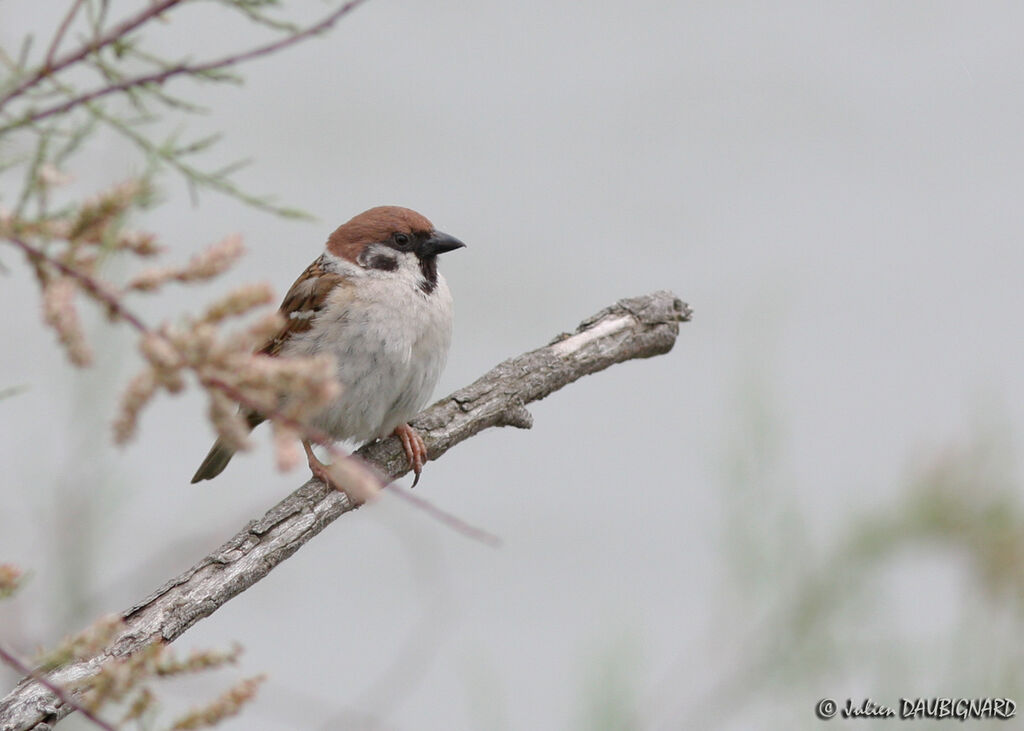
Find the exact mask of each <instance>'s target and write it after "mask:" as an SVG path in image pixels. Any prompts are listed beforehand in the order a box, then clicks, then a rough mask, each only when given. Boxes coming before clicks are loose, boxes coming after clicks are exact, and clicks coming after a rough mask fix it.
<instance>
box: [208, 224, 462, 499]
mask: <svg viewBox="0 0 1024 731" xmlns="http://www.w3.org/2000/svg"><path fill="white" fill-rule="evenodd" d="M463 246H465V244H463V243H462V242H461V241H459V240H458V239H457V238H455V237H454V236H449V235H448V234H446V233H442V232H440V231H437V230H436V229H435V228H434V226H433V224H431V223H430V221H428V220H427V219H426V218H424V217H423V216H421V215H420V214H419V213H416V212H415V211H412V210H409V209H408V208H400V207H398V206H380V207H377V208H371V209H370V210H368V211H364V212H363V213H360V214H359V215H358V216H356V217H354V218H353V219H352V220H350V221H348V222H347V223H344V224H342V225H341V226H339V227H338V228H337V229H336V230H335V231H334V233H332V234H331V235H330V237H329V238H328V239H327V244H326V246H325V249H324V252H323V254H321V255H320V256H319V257H318V258H317V259H316V261H314V262H313V263H312V264H310V265H309V267H308V268H307V269H306V271H304V272H303V273H302V275H301V276H300V277H299V278H298V279H297V280H295V283H294V284H293V285H292V286H291V289H289V290H288V293H287V294H286V295H285V297H284V301H283V302H282V303H281V308H280V313H281V315H282V316H283V317H284V321H285V325H284V326H283V327H282V329H281V330H280V331H279V332H278V333H277V334H276V335H275V336H274V337H273V338H271V339H270V341H268V342H267V343H266V345H264V346H263V347H262V348H261V349H260V350H258V351H257V352H258V353H262V354H265V355H269V356H273V357H279V358H289V357H295V356H313V355H317V354H320V353H329V354H331V355H333V356H334V357H335V359H336V361H337V379H338V383H339V385H340V386H341V390H340V393H339V395H338V397H337V398H335V399H333V400H331V401H330V402H328V403H326V404H325V405H324V406H323V408H322V409H321V410H320V411H319V412H317V414H316V415H315V416H314V417H313V419H312V421H311V425H312V426H313V427H315V428H316V429H319V430H320V431H323V432H326V433H327V434H329V435H330V436H331V437H332V438H334V439H336V440H338V441H353V442H358V443H360V444H362V443H367V442H371V441H373V440H374V439H383V438H384V437H387V436H389V435H391V434H394V435H396V436H398V437H399V438H400V439H401V440H402V446H403V448H404V450H405V454H406V457H407V458H408V460H409V464H410V465H411V467H412V469H413V471H414V472H415V473H416V478H415V481H414V482H413V485H415V484H416V482H418V481H419V477H420V472H421V471H422V469H423V465H424V463H425V462H426V459H427V450H426V445H425V444H424V442H423V438H422V437H421V436H420V435H419V433H417V432H416V430H415V429H413V428H412V427H411V426H409V424H408V421H409V419H410V418H411V417H412V416H413V415H415V414H416V413H418V412H419V410H420V409H421V408H423V406H424V405H425V404H426V402H427V399H428V398H429V397H430V394H431V392H432V391H433V390H434V386H436V385H437V380H438V378H439V377H440V375H441V371H442V369H443V368H444V364H445V360H446V359H447V357H448V347H449V345H450V344H451V336H452V295H451V292H450V291H449V289H448V284H447V283H446V282H445V280H444V277H443V276H441V273H440V272H438V271H437V257H438V255H439V254H443V253H445V252H448V251H452V250H454V249H459V248H462V247H463ZM244 416H245V419H246V423H247V424H248V426H249V428H250V430H251V429H253V428H255V427H256V426H257V425H258V424H259V423H260V422H262V421H263V420H264V417H263V416H262V415H260V414H259V413H256V412H253V411H246V412H244ZM303 447H304V448H305V451H306V457H307V460H308V462H309V467H310V469H311V470H312V471H313V474H314V475H316V476H318V477H320V478H322V479H323V480H324V482H325V483H327V484H330V481H329V480H328V478H327V473H326V468H325V467H324V465H323V464H322V463H321V462H320V461H319V460H318V459H317V458H316V457H315V456H314V455H313V451H312V447H311V445H310V444H309V442H308V441H303ZM233 455H234V451H233V450H232V449H231V448H230V447H228V446H227V445H226V444H224V442H223V441H222V440H221V439H218V440H217V441H216V442H215V443H214V445H213V447H212V448H211V449H210V452H209V453H208V454H207V455H206V459H204V460H203V463H202V464H201V465H199V469H198V470H196V474H195V476H194V477H193V478H192V482H193V483H196V482H199V481H200V480H209V479H212V478H214V477H216V476H217V475H219V474H220V473H221V472H222V471H223V470H224V468H225V467H226V466H227V464H228V462H229V461H230V460H231V457H232V456H233Z"/></svg>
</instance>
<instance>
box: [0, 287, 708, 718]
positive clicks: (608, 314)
mask: <svg viewBox="0 0 1024 731" xmlns="http://www.w3.org/2000/svg"><path fill="white" fill-rule="evenodd" d="M689 319H690V309H689V307H687V306H686V305H685V304H684V303H683V302H681V301H680V300H679V299H678V298H676V296H675V295H673V294H672V293H670V292H664V291H662V292H655V293H653V294H649V295H646V296H643V297H634V298H631V299H625V300H620V301H619V302H618V303H616V304H614V305H612V306H611V307H608V308H605V309H604V310H602V311H600V312H598V313H597V314H596V315H594V316H593V317H590V318H588V319H587V320H585V321H584V322H583V323H581V324H580V326H579V327H578V328H577V330H576V331H575V333H573V334H562V335H560V336H558V337H557V338H556V339H555V340H554V341H552V342H551V343H550V344H548V345H546V346H544V347H541V348H538V349H536V350H533V351H530V352H528V353H524V354H523V355H520V356H518V357H515V358H510V359H509V360H506V361H505V362H503V363H500V364H499V365H498V366H496V367H495V368H493V369H492V370H491V371H489V372H488V373H487V374H485V375H484V376H482V377H481V378H479V379H477V380H476V381H475V382H474V383H472V384H471V385H469V386H467V387H465V388H462V389H460V390H458V391H456V392H455V393H453V394H451V395H450V396H448V397H446V398H443V399H441V400H440V401H438V402H437V403H435V404H434V405H433V406H431V407H430V408H429V409H427V410H426V411H424V412H423V413H421V414H420V415H419V416H418V417H417V418H416V419H415V420H414V421H413V424H414V426H415V427H416V428H417V430H418V431H419V432H420V433H421V435H422V436H423V438H424V440H425V442H426V445H427V451H428V454H429V456H430V459H432V460H436V459H438V458H439V457H441V455H443V454H444V453H445V452H447V451H448V450H449V449H451V448H452V447H454V446H455V445H457V444H458V443H459V442H462V441H464V440H466V439H469V438H470V437H472V436H473V435H475V434H477V433H478V432H480V431H482V430H484V429H487V428H489V427H493V426H515V427H519V428H529V427H530V425H531V424H532V417H531V415H530V413H529V411H527V409H526V404H528V403H531V402H533V401H537V400H539V399H542V398H544V397H545V396H548V395H550V394H551V393H553V392H554V391H557V390H558V389H560V388H562V387H563V386H565V385H567V384H569V383H572V382H573V381H575V380H577V379H578V378H581V377H582V376H585V375H588V374H590V373H595V372H597V371H600V370H603V369H605V368H608V367H609V366H611V365H614V364H615V363H620V362H623V361H626V360H630V359H633V358H650V357H653V356H656V355H660V354H662V353H667V352H668V351H669V350H671V349H672V346H673V345H674V344H675V340H676V337H677V336H678V334H679V323H680V322H685V321H687V320H689ZM357 454H358V455H359V456H360V457H361V458H362V459H364V460H365V461H366V462H368V463H369V464H370V465H372V466H373V467H375V468H377V469H378V470H380V471H381V472H382V473H384V475H385V476H386V479H389V480H394V479H397V478H398V477H401V476H402V475H403V474H405V473H406V472H408V463H407V461H406V459H405V456H404V452H403V450H402V446H401V442H400V441H399V440H398V439H396V438H393V437H392V438H389V439H385V440H383V441H379V442H374V443H373V444H369V445H367V446H365V447H363V448H362V449H360V450H359V451H358V452H357ZM384 494H385V495H386V494H387V491H385V492H384ZM356 507H357V505H355V504H354V503H353V502H352V501H351V500H350V499H349V497H348V496H347V495H345V494H344V493H342V492H339V491H337V490H332V489H330V488H328V487H326V486H325V485H324V484H323V483H322V482H320V481H319V480H310V481H308V482H307V483H306V484H304V485H302V486H301V487H300V488H298V489H297V490H296V491H295V492H293V493H292V494H291V495H289V496H288V497H286V498H285V499H284V500H282V501H281V502H279V503H278V504H277V505H275V506H274V507H272V508H271V509H270V510H269V511H267V513H266V514H265V515H264V516H263V517H262V518H259V519H257V520H254V521H252V522H250V523H249V524H248V525H247V526H245V527H244V528H243V529H242V530H241V531H239V532H238V533H237V534H236V535H235V536H234V537H232V538H231V539H229V540H228V541H227V542H226V543H224V545H222V546H221V547H220V548H218V549H217V550H216V551H214V552H213V553H211V554H210V555H208V556H207V557H206V558H204V559H202V560H201V561H200V562H199V563H197V564H196V565H195V566H193V567H192V568H191V569H189V570H188V571H186V572H184V573H183V574H181V575H180V576H178V577H176V578H174V579H172V580H171V581H169V582H168V583H167V584H165V585H164V586H163V587H161V588H160V589H158V590H157V591H156V592H154V593H153V594H152V595H150V596H149V597H147V598H146V599H144V600H143V601H141V602H139V603H138V604H137V605H135V606H134V607H132V608H130V609H128V610H127V611H125V612H124V613H123V615H122V616H123V619H124V622H125V629H124V630H123V631H122V632H121V633H120V634H119V635H118V636H117V637H115V638H114V639H113V640H112V641H111V643H110V644H109V645H108V646H107V647H106V648H105V649H104V650H103V651H102V652H101V653H99V654H98V655H97V656H95V657H93V658H90V659H86V660H81V661H77V662H74V663H71V664H69V665H66V666H64V667H61V668H58V669H57V670H55V671H53V672H52V673H51V674H50V675H48V680H49V681H50V682H51V683H52V684H56V685H59V686H66V685H69V684H72V683H81V682H82V681H84V680H87V679H88V678H90V677H93V676H94V675H95V674H96V673H97V672H99V670H100V669H101V668H102V667H103V666H104V665H105V664H106V663H108V662H110V661H111V660H112V659H113V658H117V657H124V656H125V655H129V654H131V653H134V652H137V651H139V650H141V649H143V648H145V647H147V646H149V645H151V644H153V643H156V642H172V641H173V640H175V639H177V638H178V637H179V636H181V634H182V633H184V632H185V631H186V630H188V629H189V628H190V627H191V626H192V625H194V624H195V623H196V622H198V621H199V620H200V619H202V618H203V617H207V616H209V615H210V614H212V613H213V612H215V611H216V610H217V609H218V608H219V607H220V606H222V605H223V604H224V603H226V602H227V601H229V600H230V599H232V598H233V597H235V596H237V595H238V594H240V593H242V592H243V591H245V590H246V589H248V588H249V587H250V586H252V585H253V584H255V583H256V582H257V581H259V580H260V579H262V578H263V577H265V576H266V575H267V574H268V573H269V572H270V571H271V569H273V568H274V567H275V566H277V564H279V563H281V562H282V561H284V560H285V559H286V558H288V557H289V556H291V555H292V554H293V553H295V552H296V551H297V550H298V549H299V548H301V547H302V546H303V545H304V544H305V543H306V542H308V541H309V540H310V539H312V538H313V537H314V536H315V535H317V534H318V533H319V532H320V531H322V530H323V529H324V528H325V527H326V526H327V525H329V524H330V523H331V522H333V521H334V520H336V519H337V518H338V517H340V516H342V515H344V514H345V513H348V512H351V511H352V510H354V509H355V508H356ZM72 710H73V708H71V707H70V706H69V705H68V704H66V703H63V702H62V701H61V700H60V698H59V697H57V696H56V695H55V694H54V693H53V692H52V691H51V690H50V689H49V688H47V687H45V686H44V685H41V684H40V683H38V682H36V681H35V680H34V679H33V678H31V677H28V678H25V679H23V680H22V681H21V682H20V683H19V684H18V686H17V687H16V688H15V689H14V690H13V691H11V693H10V694H9V695H8V696H7V697H6V698H4V699H3V700H2V701H0V731H27V730H28V729H33V730H34V731H42V729H43V728H47V729H48V728H50V726H51V725H52V724H54V723H56V722H57V721H59V720H60V719H62V718H64V717H65V716H67V715H68V714H69V713H71V712H72ZM47 724H49V725H47Z"/></svg>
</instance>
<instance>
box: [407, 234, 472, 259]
mask: <svg viewBox="0 0 1024 731" xmlns="http://www.w3.org/2000/svg"><path fill="white" fill-rule="evenodd" d="M463 246H465V244H464V243H462V242H461V241H459V240H458V239H457V238H455V237H454V236H449V235H448V234H446V233H442V232H441V231H434V232H433V233H432V234H430V238H428V239H425V240H424V241H423V242H422V243H421V244H420V247H419V251H418V252H416V253H418V254H419V255H420V258H423V257H427V256H437V255H438V254H443V253H445V252H446V251H454V250H455V249H461V248H462V247H463Z"/></svg>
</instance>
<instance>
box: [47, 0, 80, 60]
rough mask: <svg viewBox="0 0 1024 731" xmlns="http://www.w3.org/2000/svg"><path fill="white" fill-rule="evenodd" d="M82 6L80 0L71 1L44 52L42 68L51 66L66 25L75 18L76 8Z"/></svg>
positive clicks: (66, 28) (65, 31)
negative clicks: (47, 48) (48, 46)
mask: <svg viewBox="0 0 1024 731" xmlns="http://www.w3.org/2000/svg"><path fill="white" fill-rule="evenodd" d="M81 6H82V0H74V2H73V3H71V7H70V8H68V12H67V13H66V14H65V15H64V20H62V21H61V23H60V27H58V28H57V32H56V33H55V34H54V36H53V41H52V42H51V43H50V48H49V50H47V52H46V60H45V61H43V68H53V57H54V56H55V55H56V54H57V48H58V46H60V42H61V41H62V40H63V39H64V34H65V33H67V31H68V27H69V26H70V25H71V21H73V20H74V19H75V15H77V14H78V9H79V8H80V7H81Z"/></svg>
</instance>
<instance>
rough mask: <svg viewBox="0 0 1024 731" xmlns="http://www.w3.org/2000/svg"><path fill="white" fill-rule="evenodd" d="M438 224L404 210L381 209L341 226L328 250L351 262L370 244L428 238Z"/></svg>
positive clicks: (397, 208)
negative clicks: (396, 238)
mask: <svg viewBox="0 0 1024 731" xmlns="http://www.w3.org/2000/svg"><path fill="white" fill-rule="evenodd" d="M433 231H434V224H432V223H431V222H430V221H428V220H427V218H426V217H425V216H422V215H420V214H419V213H417V212H416V211H413V210H411V209H409V208H402V207H401V206H377V207H376V208H371V209H370V210H368V211H363V212H362V213H360V214H359V215H358V216H354V217H353V218H352V219H351V220H350V221H348V222H346V223H343V224H341V225H340V226H338V228H336V229H335V230H334V233H332V234H331V235H330V237H329V238H328V239H327V250H328V251H329V252H331V253H332V254H334V255H335V256H340V257H343V258H345V259H348V260H349V261H353V262H354V261H356V257H358V256H359V254H360V252H362V250H363V249H364V248H366V247H367V246H368V245H369V244H372V243H376V242H383V241H387V240H388V239H389V238H391V237H392V236H394V235H395V234H407V235H409V236H417V235H419V236H426V235H429V234H431V233H432V232H433Z"/></svg>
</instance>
